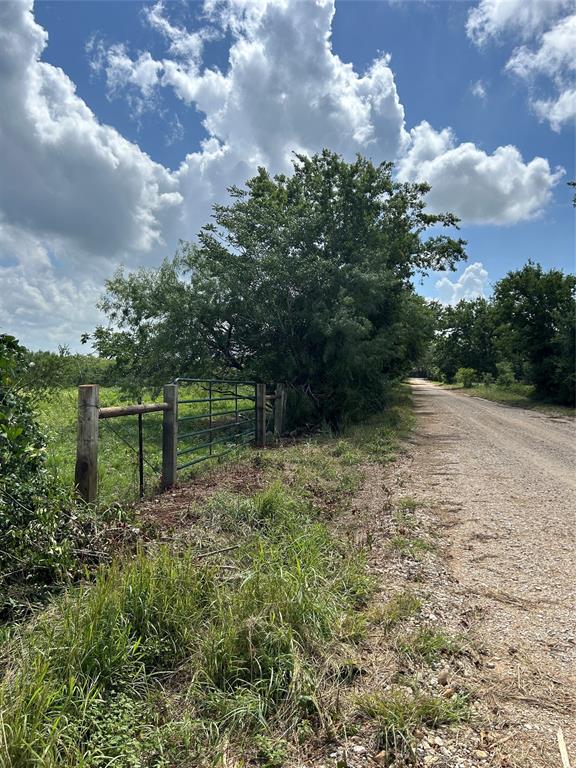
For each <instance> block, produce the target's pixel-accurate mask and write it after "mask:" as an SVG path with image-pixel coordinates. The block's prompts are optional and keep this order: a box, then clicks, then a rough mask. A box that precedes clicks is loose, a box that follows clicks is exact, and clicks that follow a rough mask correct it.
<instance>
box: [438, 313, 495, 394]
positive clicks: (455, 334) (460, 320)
mask: <svg viewBox="0 0 576 768" xmlns="http://www.w3.org/2000/svg"><path fill="white" fill-rule="evenodd" d="M495 327H496V326H495V317H494V311H493V307H492V306H491V304H490V302H488V301H487V300H486V299H483V298H479V299H474V300H473V301H466V300H462V301H460V302H458V304H456V305H455V306H453V307H450V306H448V307H444V308H442V309H441V310H440V311H439V313H438V320H437V328H438V330H437V333H436V338H435V341H434V352H433V361H434V364H435V366H436V367H437V368H438V369H439V370H440V372H441V373H442V375H443V377H444V378H445V379H446V380H447V381H452V380H453V379H454V376H455V375H456V372H457V370H458V369H459V368H472V369H474V370H475V371H477V372H478V373H479V374H484V373H489V374H492V375H494V374H495V373H496V355H497V350H496V346H495V338H494V333H495Z"/></svg>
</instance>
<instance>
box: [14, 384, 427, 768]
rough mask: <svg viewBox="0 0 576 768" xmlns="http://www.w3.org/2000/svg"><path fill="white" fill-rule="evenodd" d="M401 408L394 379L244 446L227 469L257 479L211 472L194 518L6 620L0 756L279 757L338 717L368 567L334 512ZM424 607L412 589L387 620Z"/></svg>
mask: <svg viewBox="0 0 576 768" xmlns="http://www.w3.org/2000/svg"><path fill="white" fill-rule="evenodd" d="M410 423H411V411H410V400H409V394H408V392H407V391H406V390H403V389H402V390H400V391H399V392H398V393H396V394H395V395H393V396H392V395H391V398H390V401H389V403H388V407H387V409H386V411H384V412H383V413H382V414H380V415H377V416H374V417H373V418H372V419H370V420H369V421H368V422H367V423H366V424H365V425H363V426H356V427H354V428H352V429H350V430H349V431H348V432H346V433H344V434H342V435H339V436H331V435H318V436H316V437H315V438H313V439H310V440H308V441H300V442H297V443H294V444H293V445H287V446H284V447H282V448H278V449H273V450H268V451H265V452H262V453H251V454H250V457H251V458H246V457H245V458H243V459H241V460H240V462H238V463H237V466H236V469H237V470H238V471H244V472H245V475H246V478H247V487H250V482H249V481H251V480H253V476H254V474H258V476H259V484H260V485H259V487H260V488H261V490H259V491H257V492H256V493H254V492H251V493H247V492H245V491H244V490H243V489H242V488H240V489H239V488H235V489H234V490H232V491H231V490H230V489H228V490H227V491H225V492H223V491H222V489H220V488H219V487H218V483H217V482H215V484H214V487H213V489H212V491H213V492H212V493H211V495H210V496H209V497H208V498H203V499H202V500H200V501H199V502H198V507H197V509H194V520H193V522H190V521H189V520H185V521H184V524H183V526H181V527H180V528H179V529H178V530H166V528H162V526H161V525H158V527H157V528H156V529H154V527H153V526H152V530H153V532H154V534H156V535H157V536H158V538H159V539H160V538H161V539H162V540H164V541H166V540H168V541H169V542H170V543H168V544H166V543H164V544H160V543H158V542H157V541H155V540H154V536H152V537H151V536H150V534H149V533H147V538H146V539H142V541H141V543H140V544H139V545H138V546H137V549H136V551H132V553H126V552H124V553H123V554H119V555H118V556H117V557H116V558H115V559H114V560H113V562H112V563H111V564H108V565H105V566H101V567H100V568H99V569H98V570H97V571H96V573H95V574H92V575H91V576H90V577H89V578H88V574H87V580H86V582H85V583H82V584H79V585H76V586H74V587H71V588H70V589H68V591H67V592H65V593H63V594H62V595H60V597H58V598H55V599H54V600H53V601H52V602H51V603H50V604H49V606H48V607H47V608H46V609H44V610H42V611H38V612H36V613H35V614H33V615H32V617H31V618H30V619H29V620H28V621H27V622H25V623H22V624H20V625H14V626H12V627H7V628H5V629H4V631H3V640H2V644H1V647H0V655H1V659H2V670H3V678H2V682H1V684H0V766H1V767H2V768H9V767H10V768H40V766H42V768H55V767H56V766H70V768H72V766H74V767H76V766H79V767H80V766H81V767H82V768H103V767H104V766H112V765H113V766H115V767H116V768H145V767H146V768H156V766H157V767H158V768H160V767H162V768H164V767H166V768H169V767H170V766H179V767H180V766H182V767H183V768H186V766H190V767H192V766H213V765H223V764H228V765H250V764H254V765H260V766H268V768H273V766H280V765H284V764H286V761H287V760H289V756H290V755H291V754H293V753H294V751H295V750H297V749H299V746H298V745H299V744H301V743H303V742H306V741H308V740H310V738H312V737H316V736H317V734H319V733H323V734H324V736H323V738H328V737H329V735H330V734H334V733H336V732H337V731H338V728H339V727H340V724H341V723H340V719H341V717H342V714H341V712H340V704H339V702H340V693H341V689H342V686H346V685H348V684H350V683H351V681H352V680H353V679H354V674H353V673H350V674H348V672H349V671H350V670H352V667H353V664H351V661H350V660H351V659H354V658H355V657H356V656H357V654H358V650H357V647H358V645H359V644H360V643H362V642H365V639H366V631H367V627H368V625H369V621H368V619H367V614H368V613H369V611H368V610H367V601H368V597H369V595H370V594H371V592H372V589H373V582H372V580H371V578H370V577H369V575H368V572H367V568H366V565H365V561H364V554H363V552H362V550H361V549H359V548H358V547H357V546H355V545H353V544H352V543H350V542H348V541H344V540H342V538H341V537H336V536H335V534H334V533H333V532H331V521H332V519H333V518H334V517H335V516H336V515H337V514H338V512H339V510H341V509H345V508H346V506H347V504H348V502H349V500H350V498H351V496H352V495H353V494H354V492H355V491H356V490H357V489H358V488H359V486H360V484H361V482H362V477H363V470H362V465H365V464H366V462H383V463H386V462H388V461H390V460H391V459H392V458H393V456H394V455H395V453H396V451H397V450H398V447H399V443H400V438H401V436H402V435H403V434H404V433H405V432H406V431H407V430H408V429H409V427H410ZM224 469H225V468H224V467H223V468H222V469H221V470H220V472H218V473H215V478H218V477H222V478H225V476H226V472H225V471H224ZM135 525H136V527H135V528H134V530H137V529H138V528H137V521H136V523H135ZM179 525H181V524H180V523H179ZM190 526H192V527H190ZM148 528H149V529H150V526H148ZM199 542H201V543H199ZM214 550H217V551H214ZM207 555H209V556H207ZM417 610H418V601H417V600H416V599H415V598H414V597H413V596H411V595H405V596H403V597H402V599H399V600H398V601H397V604H396V603H394V605H392V604H391V605H390V615H389V616H388V615H387V616H386V618H382V621H386V622H388V623H390V624H393V623H395V622H397V621H400V620H401V618H402V617H403V616H405V615H408V614H412V613H413V612H415V611H417Z"/></svg>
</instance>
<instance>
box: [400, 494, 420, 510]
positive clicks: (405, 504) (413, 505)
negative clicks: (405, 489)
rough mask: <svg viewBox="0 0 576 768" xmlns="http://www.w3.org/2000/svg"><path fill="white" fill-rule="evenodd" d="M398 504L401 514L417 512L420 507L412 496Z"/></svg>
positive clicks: (405, 497)
mask: <svg viewBox="0 0 576 768" xmlns="http://www.w3.org/2000/svg"><path fill="white" fill-rule="evenodd" d="M396 504H397V507H398V509H399V510H400V511H401V512H415V511H416V510H417V509H418V507H419V506H420V502H419V501H418V500H417V499H415V498H413V497H412V496H404V497H403V498H401V499H398V501H397V502H396Z"/></svg>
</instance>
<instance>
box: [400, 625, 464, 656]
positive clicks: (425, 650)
mask: <svg viewBox="0 0 576 768" xmlns="http://www.w3.org/2000/svg"><path fill="white" fill-rule="evenodd" d="M397 648H398V650H399V651H400V652H401V653H402V654H404V655H405V656H407V657H408V658H410V659H412V660H413V661H423V662H425V663H426V664H433V663H434V662H437V661H439V660H440V659H441V658H442V657H445V656H448V657H454V656H459V655H461V654H462V653H463V652H464V651H465V649H466V643H465V641H464V638H462V637H459V636H453V635H448V634H447V633H446V632H443V631H442V630H437V629H433V628H432V627H422V628H420V629H418V630H417V631H416V632H414V633H412V634H411V635H408V636H407V637H405V638H402V639H400V640H399V641H398V643H397Z"/></svg>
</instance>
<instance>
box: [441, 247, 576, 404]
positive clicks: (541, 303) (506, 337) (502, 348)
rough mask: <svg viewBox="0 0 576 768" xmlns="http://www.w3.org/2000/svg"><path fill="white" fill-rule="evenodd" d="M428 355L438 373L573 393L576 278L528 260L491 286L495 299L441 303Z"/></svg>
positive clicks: (555, 396)
mask: <svg viewBox="0 0 576 768" xmlns="http://www.w3.org/2000/svg"><path fill="white" fill-rule="evenodd" d="M436 318H437V319H436V322H437V330H436V333H435V337H434V340H433V342H432V345H431V348H430V352H429V356H428V359H427V366H426V368H427V372H428V373H429V375H430V376H432V377H433V378H441V379H443V380H444V381H447V382H452V381H454V380H455V378H458V379H460V381H461V382H462V383H464V384H465V385H468V386H469V385H470V384H471V383H472V382H473V381H477V382H483V383H485V384H491V383H493V382H495V381H497V382H498V383H499V384H500V385H503V386H510V385H511V384H513V383H514V382H515V381H519V382H524V383H526V384H532V385H533V387H534V394H535V397H537V398H542V399H546V400H551V401H554V402H558V403H563V404H567V405H573V404H574V403H575V398H576V332H575V331H576V329H575V323H576V277H575V276H574V275H565V274H564V273H563V272H561V271H560V270H557V269H551V270H549V271H547V272H546V271H544V270H543V269H542V267H541V266H540V265H539V264H535V263H533V262H531V261H529V262H528V263H527V264H526V265H525V266H524V267H522V269H519V270H516V271H512V272H509V273H508V274H507V275H506V276H505V277H504V278H502V279H501V280H499V281H498V282H497V283H496V284H495V285H494V291H493V295H492V297H491V298H490V299H484V298H479V299H475V300H473V301H460V302H459V303H458V304H456V305H455V306H448V307H440V306H437V307H436Z"/></svg>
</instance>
